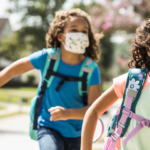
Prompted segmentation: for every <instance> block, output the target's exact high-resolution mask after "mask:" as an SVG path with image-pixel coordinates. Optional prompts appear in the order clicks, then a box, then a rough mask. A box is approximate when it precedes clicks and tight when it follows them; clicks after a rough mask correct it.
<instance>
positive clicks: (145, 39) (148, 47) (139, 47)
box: [128, 19, 150, 70]
mask: <svg viewBox="0 0 150 150" xmlns="http://www.w3.org/2000/svg"><path fill="white" fill-rule="evenodd" d="M131 52H132V58H131V60H130V61H129V63H128V66H129V68H148V69H149V70H150V57H149V56H148V54H147V52H150V19H148V20H147V21H144V22H143V23H142V24H141V25H140V27H138V28H137V30H136V34H135V38H134V40H133V42H132V48H131Z"/></svg>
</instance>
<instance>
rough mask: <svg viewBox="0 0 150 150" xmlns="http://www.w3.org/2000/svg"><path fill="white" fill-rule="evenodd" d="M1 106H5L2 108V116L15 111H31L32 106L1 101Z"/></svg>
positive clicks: (0, 111)
mask: <svg viewBox="0 0 150 150" xmlns="http://www.w3.org/2000/svg"><path fill="white" fill-rule="evenodd" d="M0 106H1V107H4V109H2V110H0V116H3V115H7V114H11V113H15V112H19V111H21V112H26V113H29V112H30V106H25V105H19V104H12V103H4V102H1V101H0Z"/></svg>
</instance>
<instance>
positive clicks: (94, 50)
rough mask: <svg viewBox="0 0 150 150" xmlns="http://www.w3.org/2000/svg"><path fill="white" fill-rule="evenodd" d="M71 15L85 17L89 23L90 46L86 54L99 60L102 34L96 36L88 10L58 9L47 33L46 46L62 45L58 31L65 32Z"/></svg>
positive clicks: (55, 46) (56, 46)
mask: <svg viewBox="0 0 150 150" xmlns="http://www.w3.org/2000/svg"><path fill="white" fill-rule="evenodd" d="M70 17H83V18H84V19H85V20H86V21H87V23H88V25H89V35H88V36H89V41H90V45H89V47H87V48H86V52H85V54H84V55H85V56H88V57H90V58H92V59H93V60H95V61H98V60H99V56H100V49H99V39H100V38H101V36H100V35H99V36H97V38H96V36H95V35H94V33H93V31H92V27H91V24H90V21H89V16H88V14H87V13H86V12H84V11H82V10H81V9H71V10H68V11H58V12H56V14H55V18H54V19H53V21H52V22H51V24H50V28H49V31H48V33H47V35H46V47H47V48H50V47H54V48H55V49H57V48H58V47H60V45H61V43H60V42H59V41H58V39H57V35H58V33H63V31H64V28H65V26H66V24H67V22H68V20H69V19H70Z"/></svg>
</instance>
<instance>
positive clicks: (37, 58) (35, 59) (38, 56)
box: [29, 50, 47, 70]
mask: <svg viewBox="0 0 150 150" xmlns="http://www.w3.org/2000/svg"><path fill="white" fill-rule="evenodd" d="M46 58H47V52H46V50H40V51H37V52H34V53H33V54H31V55H29V60H30V62H31V64H32V65H33V66H34V68H36V69H38V70H42V69H43V68H44V66H45V62H46Z"/></svg>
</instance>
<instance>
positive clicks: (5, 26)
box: [0, 18, 12, 40]
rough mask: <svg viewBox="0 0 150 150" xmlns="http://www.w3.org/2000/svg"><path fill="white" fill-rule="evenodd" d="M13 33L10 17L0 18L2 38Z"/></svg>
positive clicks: (0, 35) (0, 34)
mask: <svg viewBox="0 0 150 150" xmlns="http://www.w3.org/2000/svg"><path fill="white" fill-rule="evenodd" d="M10 34H12V29H11V26H10V23H9V20H8V18H0V40H1V39H2V38H4V37H5V36H8V35H10Z"/></svg>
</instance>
